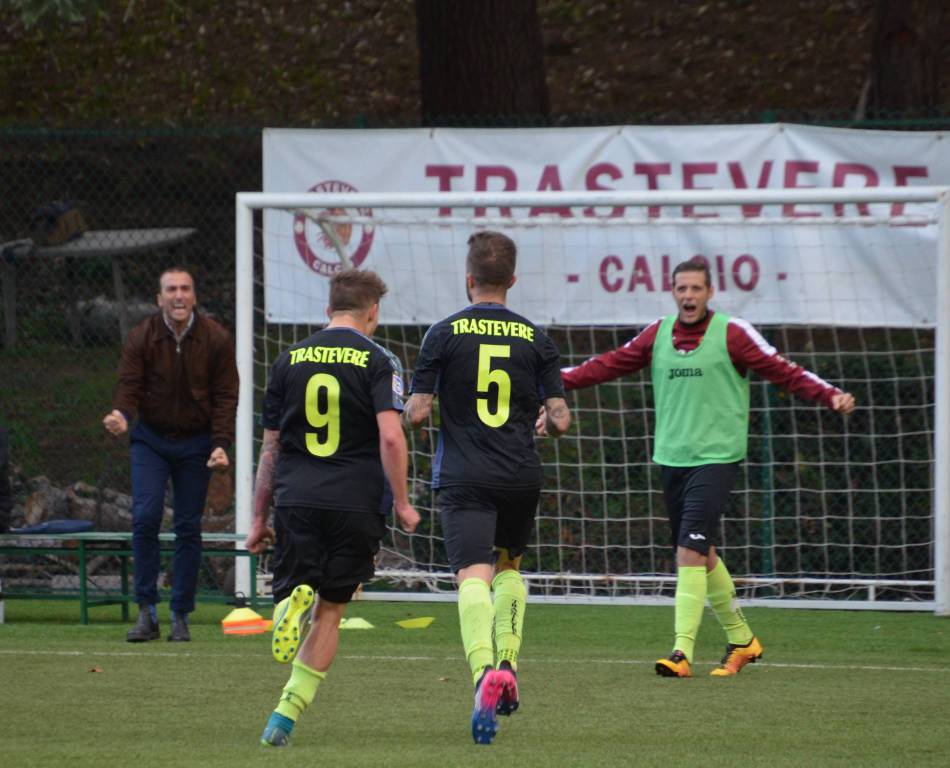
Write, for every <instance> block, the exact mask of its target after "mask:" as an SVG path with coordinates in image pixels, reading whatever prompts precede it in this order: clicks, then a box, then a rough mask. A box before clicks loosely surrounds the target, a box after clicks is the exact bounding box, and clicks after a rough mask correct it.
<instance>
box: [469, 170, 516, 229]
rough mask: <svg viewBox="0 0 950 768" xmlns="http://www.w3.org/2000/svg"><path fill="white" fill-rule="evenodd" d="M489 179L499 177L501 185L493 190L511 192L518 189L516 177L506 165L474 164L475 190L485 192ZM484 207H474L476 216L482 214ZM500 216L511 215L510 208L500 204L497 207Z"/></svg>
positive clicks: (483, 213)
mask: <svg viewBox="0 0 950 768" xmlns="http://www.w3.org/2000/svg"><path fill="white" fill-rule="evenodd" d="M489 179H501V180H502V182H503V183H502V187H501V189H498V190H493V191H494V192H513V191H514V190H516V189H518V177H517V176H515V172H514V171H513V170H512V169H511V168H509V167H508V166H507V165H476V166H475V191H476V192H487V191H488V180H489ZM485 210H486V209H485V208H476V209H475V215H476V216H484V215H485ZM498 213H499V215H501V216H511V208H509V207H507V206H502V207H501V208H499V209H498Z"/></svg>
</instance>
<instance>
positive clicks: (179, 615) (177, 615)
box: [175, 611, 188, 624]
mask: <svg viewBox="0 0 950 768" xmlns="http://www.w3.org/2000/svg"><path fill="white" fill-rule="evenodd" d="M175 618H176V619H179V620H180V621H183V622H185V624H187V623H188V614H187V613H182V612H181V611H175Z"/></svg>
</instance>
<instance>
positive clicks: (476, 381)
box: [412, 304, 564, 488]
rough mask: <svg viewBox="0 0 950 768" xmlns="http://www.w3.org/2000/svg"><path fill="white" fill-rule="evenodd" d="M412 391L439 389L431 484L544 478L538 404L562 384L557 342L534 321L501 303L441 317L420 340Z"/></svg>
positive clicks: (515, 483) (517, 484)
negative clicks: (537, 433) (538, 440)
mask: <svg viewBox="0 0 950 768" xmlns="http://www.w3.org/2000/svg"><path fill="white" fill-rule="evenodd" d="M412 393H413V394H415V393H420V394H434V395H437V396H438V403H439V419H440V429H439V442H438V447H437V449H436V455H435V457H434V459H433V462H432V484H433V487H435V488H444V487H446V486H450V485H478V486H487V487H492V488H531V487H536V486H539V485H540V484H541V461H540V459H539V458H538V452H537V450H536V449H535V447H534V423H535V421H536V420H537V417H538V406H539V405H540V404H541V403H542V402H543V401H544V400H545V399H546V398H549V397H562V396H563V395H564V388H563V385H562V384H561V373H560V364H559V359H558V350H557V347H556V346H555V345H554V342H553V341H551V339H549V338H548V337H547V335H546V334H545V333H544V332H543V331H542V330H541V329H540V328H538V327H537V326H536V325H534V324H533V323H532V322H530V321H529V320H526V319H525V318H523V317H521V315H518V314H516V313H514V312H512V311H511V310H509V309H507V308H506V307H504V306H503V305H501V304H473V305H472V306H470V307H467V308H465V309H463V310H462V311H460V312H457V313H455V314H454V315H451V316H449V317H447V318H445V319H444V320H441V321H440V322H438V323H436V324H435V325H433V326H432V327H431V328H430V329H429V330H428V332H427V333H426V335H425V338H424V339H423V341H422V349H421V350H420V351H419V359H418V361H417V363H416V369H415V372H414V374H413V377H412Z"/></svg>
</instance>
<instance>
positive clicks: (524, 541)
mask: <svg viewBox="0 0 950 768" xmlns="http://www.w3.org/2000/svg"><path fill="white" fill-rule="evenodd" d="M540 497H541V489H540V488H527V489H525V488H520V489H501V488H481V487H478V486H473V485H450V486H449V487H448V488H442V489H440V490H439V492H438V494H437V496H436V505H437V506H438V508H439V513H440V515H441V518H442V535H443V536H444V537H445V551H446V554H447V555H448V557H449V565H450V566H451V567H452V570H453V571H454V572H455V573H458V572H459V571H460V570H461V569H462V568H467V567H468V566H470V565H477V564H478V563H494V562H495V559H496V558H497V556H498V554H497V551H498V550H499V549H507V550H508V556H509V557H510V558H515V557H519V556H521V555H523V554H524V551H525V550H526V549H527V548H528V541H529V540H530V538H531V530H532V529H533V528H534V518H535V515H536V514H537V511H538V499H539V498H540Z"/></svg>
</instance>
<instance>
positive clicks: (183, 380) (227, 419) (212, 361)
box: [112, 311, 238, 448]
mask: <svg viewBox="0 0 950 768" xmlns="http://www.w3.org/2000/svg"><path fill="white" fill-rule="evenodd" d="M237 401H238V373H237V365H236V363H235V359H234V340H233V339H232V337H231V334H230V333H229V332H228V331H227V330H226V329H225V328H224V327H223V326H222V325H220V324H219V323H217V322H215V321H214V320H212V319H211V318H209V317H207V316H205V315H201V314H199V313H198V312H197V311H195V322H194V323H193V324H192V326H191V328H190V329H189V330H188V331H187V333H185V336H184V337H183V338H182V340H181V347H180V350H178V349H177V345H176V343H175V336H174V335H173V334H172V332H171V331H170V330H169V329H168V326H167V325H165V320H164V318H163V317H162V313H161V312H158V313H156V314H154V315H152V316H151V317H148V318H146V319H145V320H143V321H142V322H141V323H139V324H138V325H137V326H135V328H133V329H132V331H131V332H130V333H129V335H128V337H127V338H126V340H125V344H124V345H123V347H122V359H121V360H120V362H119V383H118V385H117V386H116V391H115V397H114V398H113V401H112V402H113V408H116V409H118V410H120V411H122V412H123V413H125V414H126V416H127V417H129V418H130V419H131V418H134V417H135V416H136V415H138V418H139V419H141V421H143V422H144V423H145V424H147V425H148V426H149V427H151V428H152V429H154V430H155V431H156V432H158V433H160V434H162V435H164V436H166V437H170V438H179V437H189V436H191V435H193V434H197V433H199V432H205V431H210V432H211V445H212V448H216V447H218V446H220V447H222V448H228V447H229V446H230V445H231V444H232V443H233V442H234V421H235V414H236V412H237Z"/></svg>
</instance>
